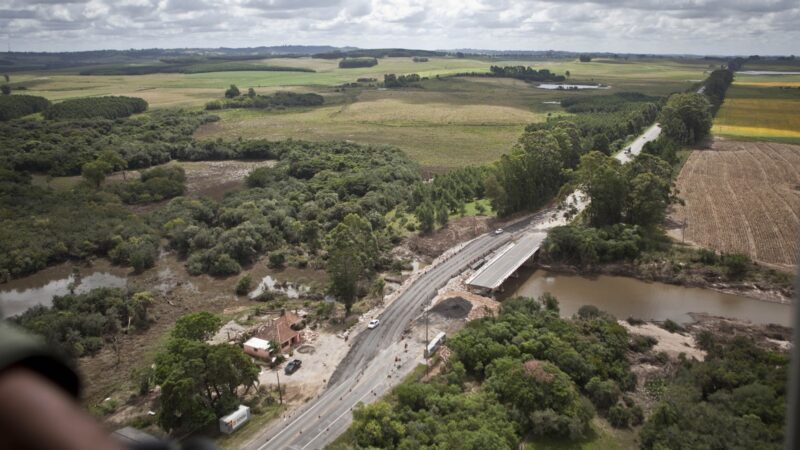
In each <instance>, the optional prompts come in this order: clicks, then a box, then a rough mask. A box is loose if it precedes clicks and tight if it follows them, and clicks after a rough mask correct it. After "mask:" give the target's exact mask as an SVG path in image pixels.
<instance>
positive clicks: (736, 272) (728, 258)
mask: <svg viewBox="0 0 800 450" xmlns="http://www.w3.org/2000/svg"><path fill="white" fill-rule="evenodd" d="M721 260H722V265H723V266H724V267H725V271H726V274H727V275H728V277H729V278H732V279H735V280H738V279H741V278H742V277H744V276H745V275H746V274H747V271H748V270H749V266H750V258H749V257H748V256H747V255H743V254H741V253H727V254H724V255H722V258H721Z"/></svg>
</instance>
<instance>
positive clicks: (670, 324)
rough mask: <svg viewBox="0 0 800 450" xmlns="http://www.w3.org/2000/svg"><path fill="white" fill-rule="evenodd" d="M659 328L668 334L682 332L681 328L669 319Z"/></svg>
mask: <svg viewBox="0 0 800 450" xmlns="http://www.w3.org/2000/svg"><path fill="white" fill-rule="evenodd" d="M661 328H663V329H665V330H667V331H669V332H670V333H680V332H682V331H683V327H682V326H680V325H678V323H677V322H675V321H673V320H671V319H667V320H665V321H664V323H663V324H661Z"/></svg>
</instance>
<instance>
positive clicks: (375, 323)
mask: <svg viewBox="0 0 800 450" xmlns="http://www.w3.org/2000/svg"><path fill="white" fill-rule="evenodd" d="M380 324H381V321H380V320H378V319H372V320H370V321H369V325H367V328H369V329H370V330H371V329H373V328H378V325H380Z"/></svg>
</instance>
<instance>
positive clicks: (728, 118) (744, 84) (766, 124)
mask: <svg viewBox="0 0 800 450" xmlns="http://www.w3.org/2000/svg"><path fill="white" fill-rule="evenodd" d="M712 131H713V133H714V134H717V135H720V136H729V137H735V138H745V139H757V140H769V141H778V142H788V143H800V76H798V75H781V76H775V75H770V76H744V75H737V78H736V81H735V82H734V84H733V85H732V86H731V88H730V89H729V90H728V93H727V96H726V98H725V102H724V103H723V104H722V108H721V109H720V110H719V113H717V117H716V118H715V120H714V128H713V130H712Z"/></svg>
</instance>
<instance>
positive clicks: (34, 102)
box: [0, 95, 50, 122]
mask: <svg viewBox="0 0 800 450" xmlns="http://www.w3.org/2000/svg"><path fill="white" fill-rule="evenodd" d="M49 107H50V100H47V99H46V98H44V97H37V96H35V95H2V96H0V122H4V121H7V120H11V119H16V118H18V117H23V116H27V115H28V114H33V113H37V112H43V111H45V110H46V109H47V108H49Z"/></svg>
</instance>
